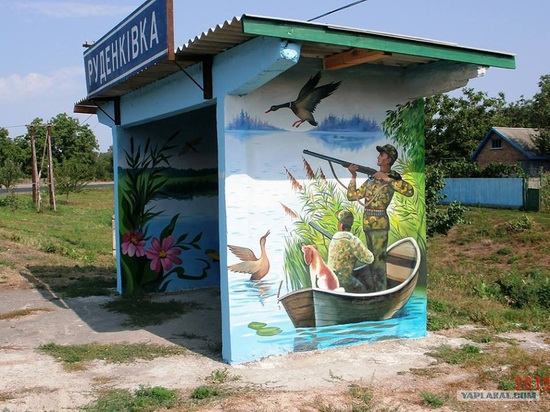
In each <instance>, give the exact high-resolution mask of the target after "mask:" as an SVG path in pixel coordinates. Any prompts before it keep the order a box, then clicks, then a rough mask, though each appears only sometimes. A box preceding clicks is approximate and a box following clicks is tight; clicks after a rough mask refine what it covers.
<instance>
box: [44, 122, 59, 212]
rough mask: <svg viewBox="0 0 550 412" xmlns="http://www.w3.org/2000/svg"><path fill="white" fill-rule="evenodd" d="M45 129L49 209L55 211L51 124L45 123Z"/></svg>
mask: <svg viewBox="0 0 550 412" xmlns="http://www.w3.org/2000/svg"><path fill="white" fill-rule="evenodd" d="M46 126H47V129H46V145H47V147H48V182H49V183H48V186H49V192H50V209H53V210H54V211H56V210H57V209H56V206H55V190H54V176H53V159H52V132H51V129H52V126H51V125H50V124H47V125H46Z"/></svg>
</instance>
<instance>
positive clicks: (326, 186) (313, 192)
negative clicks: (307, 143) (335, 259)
mask: <svg viewBox="0 0 550 412" xmlns="http://www.w3.org/2000/svg"><path fill="white" fill-rule="evenodd" d="M304 168H305V170H306V173H307V176H308V181H307V182H306V183H304V184H301V183H299V182H298V181H297V180H296V179H295V178H294V176H292V174H290V172H289V171H287V175H288V178H289V179H290V182H291V185H292V187H293V188H294V190H295V191H296V194H297V196H298V198H299V199H300V201H301V203H302V205H303V207H302V211H301V213H298V212H296V211H294V210H291V209H289V208H288V207H286V206H285V205H283V209H284V210H285V212H286V213H287V214H288V215H289V216H291V217H292V218H293V219H294V223H293V226H294V230H292V232H291V233H290V234H289V236H288V237H287V238H286V240H285V255H284V270H285V274H286V280H287V283H288V285H289V286H290V289H291V290H296V289H301V288H305V287H311V280H310V276H309V271H308V268H307V266H306V265H305V263H304V259H303V253H302V249H301V248H302V246H303V245H316V247H317V250H318V251H319V253H320V254H321V256H322V257H323V259H325V261H326V259H327V255H328V244H329V239H327V238H326V237H324V236H323V235H322V234H321V233H320V232H319V231H318V230H316V229H314V228H313V227H312V226H311V225H310V224H309V222H313V223H314V224H316V225H318V226H319V227H321V228H322V229H324V230H325V231H327V232H328V233H335V232H336V231H337V229H338V220H337V217H336V216H337V214H338V212H339V211H340V210H342V209H346V210H349V211H350V212H352V213H353V215H354V222H355V223H354V225H353V227H352V232H354V234H355V235H356V236H358V237H359V238H361V239H362V241H363V243H364V242H365V235H364V233H363V230H362V225H361V222H362V211H361V208H360V207H359V205H358V204H357V202H351V201H349V200H347V199H346V198H345V195H344V193H345V190H346V189H345V188H338V186H337V184H336V183H335V182H331V181H327V180H326V178H325V175H324V173H323V171H322V170H321V169H319V170H318V171H317V172H314V171H313V170H312V169H311V166H310V165H309V163H308V162H307V161H306V160H305V159H304Z"/></svg>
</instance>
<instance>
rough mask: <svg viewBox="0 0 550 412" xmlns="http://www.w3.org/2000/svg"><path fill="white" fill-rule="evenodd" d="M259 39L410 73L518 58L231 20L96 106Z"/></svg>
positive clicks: (336, 30)
mask: <svg viewBox="0 0 550 412" xmlns="http://www.w3.org/2000/svg"><path fill="white" fill-rule="evenodd" d="M259 36H273V37H279V38H282V39H286V40H289V41H296V42H299V43H300V44H301V56H303V57H313V58H326V57H328V56H333V55H337V54H339V53H343V52H349V51H353V50H354V49H360V50H370V51H380V52H383V55H380V56H378V57H377V59H376V60H375V61H371V62H369V63H370V64H382V65H387V66H397V67H407V66H410V65H421V64H426V63H430V62H433V61H439V60H447V61H461V62H467V63H472V64H479V65H486V66H498V67H509V68H513V67H514V65H515V61H514V57H513V55H512V54H508V53H502V52H496V51H490V50H482V49H473V48H467V47H461V46H458V45H457V44H455V43H448V42H441V41H436V40H431V39H423V38H419V37H411V36H402V35H397V34H390V33H383V32H376V31H369V30H361V29H356V28H350V27H342V26H335V25H330V24H320V23H312V22H305V21H299V20H288V19H280V18H271V17H262V16H253V15H246V14H245V15H243V16H241V17H234V18H233V19H231V20H226V21H225V22H223V23H221V24H218V25H216V26H215V27H213V28H211V29H209V30H208V31H205V32H203V33H201V34H200V35H198V36H196V37H195V38H194V39H190V40H189V41H188V42H187V43H185V44H184V45H182V46H181V47H179V48H178V49H177V50H176V52H175V59H176V60H175V62H174V61H169V60H166V61H163V62H161V63H158V64H156V65H154V66H152V67H149V68H147V69H145V70H143V71H142V72H140V73H138V74H136V75H135V76H133V77H131V78H129V79H128V80H126V81H125V82H123V83H121V84H119V85H116V86H114V87H112V88H110V89H108V90H105V91H104V92H103V93H102V94H101V95H99V96H97V97H95V98H94V99H93V100H94V101H101V100H110V99H112V98H113V97H117V96H122V95H124V94H127V93H129V92H131V91H134V90H136V89H138V88H140V87H143V86H145V85H147V84H150V83H153V82H155V81H157V80H160V79H162V78H164V77H167V76H170V75H172V74H174V73H176V72H178V71H180V70H181V69H185V68H186V67H189V66H191V65H193V64H196V63H197V62H199V61H202V60H203V59H205V58H209V57H213V56H216V55H218V54H220V53H223V52H224V51H226V50H228V49H231V48H233V47H235V46H238V45H240V44H242V43H245V42H247V41H249V40H251V39H253V38H255V37H259ZM94 105H95V103H94V102H92V101H89V100H87V99H84V100H82V101H81V102H79V103H77V104H76V105H75V111H77V108H80V109H81V110H86V108H89V110H90V111H91V110H93V109H92V108H91V107H93V106H94ZM90 111H87V112H88V113H89V112H90Z"/></svg>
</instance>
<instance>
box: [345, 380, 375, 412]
mask: <svg viewBox="0 0 550 412" xmlns="http://www.w3.org/2000/svg"><path fill="white" fill-rule="evenodd" d="M348 394H349V395H350V396H351V398H352V402H351V410H352V412H367V411H371V410H372V407H373V403H374V392H373V390H372V388H370V387H365V386H358V385H351V386H350V388H349V390H348Z"/></svg>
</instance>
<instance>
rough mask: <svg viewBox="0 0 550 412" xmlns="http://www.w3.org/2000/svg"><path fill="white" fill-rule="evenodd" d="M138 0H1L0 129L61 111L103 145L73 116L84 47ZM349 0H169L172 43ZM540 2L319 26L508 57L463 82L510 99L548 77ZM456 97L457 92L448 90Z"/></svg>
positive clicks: (452, 6)
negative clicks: (244, 21)
mask: <svg viewBox="0 0 550 412" xmlns="http://www.w3.org/2000/svg"><path fill="white" fill-rule="evenodd" d="M143 2H144V1H142V0H116V1H112V0H111V1H108V0H95V1H93V2H92V1H89V0H86V1H61V0H17V1H14V0H0V52H1V55H0V56H1V57H0V127H4V128H7V129H8V131H9V133H10V137H12V138H14V137H16V136H20V135H22V134H25V133H26V127H25V125H27V124H29V123H30V122H31V121H32V120H33V119H35V118H41V119H43V120H44V121H48V120H49V119H51V118H52V117H55V116H56V115H57V114H59V113H67V114H68V115H70V116H72V117H75V118H77V119H79V121H80V122H81V123H82V124H89V125H90V128H91V129H92V131H93V132H94V133H95V135H96V138H97V139H98V142H99V145H100V151H102V152H105V151H106V150H107V149H108V148H109V146H111V144H112V137H111V130H110V128H108V127H106V126H104V125H102V124H100V123H99V122H98V119H97V116H95V115H82V114H76V113H73V108H74V104H75V103H76V102H78V101H80V100H82V99H83V98H85V97H86V84H85V77H84V59H83V52H84V50H85V49H84V48H83V47H82V44H83V43H85V42H92V41H94V40H98V39H99V38H100V37H102V36H103V35H104V34H106V33H107V32H108V31H109V30H111V29H112V28H113V27H115V26H116V25H117V24H118V23H119V22H120V21H122V20H123V19H124V18H125V17H126V16H127V15H128V14H130V13H131V12H132V11H133V10H134V9H136V8H138V7H139V6H140V5H141V4H142V3H143ZM354 2H355V1H354V0H331V1H328V0H315V1H313V0H309V1H304V2H302V3H299V2H296V1H295V0H292V1H291V0H278V1H274V0H271V1H267V0H204V1H189V0H173V3H174V37H175V41H174V44H175V47H176V48H177V47H178V46H182V45H184V44H185V43H187V41H188V40H190V39H193V38H195V37H196V36H198V35H200V34H201V33H202V32H204V31H208V29H210V28H212V27H215V26H216V25H217V24H220V23H223V22H224V21H225V20H231V19H232V18H233V17H235V16H241V15H243V14H254V15H260V16H268V17H275V18H277V17H279V18H286V19H294V20H309V19H312V18H314V17H316V16H319V15H321V14H324V13H326V12H329V11H331V10H334V9H337V8H339V7H342V6H345V5H347V4H350V3H354ZM548 16H550V1H548V0H526V1H519V0H367V1H365V2H363V3H360V4H357V5H355V6H353V7H350V8H347V9H344V10H342V11H339V12H336V13H334V14H331V15H328V16H326V17H323V18H321V19H319V20H316V22H318V23H324V24H335V25H340V26H346V27H352V28H358V29H363V30H373V31H380V32H387V33H394V34H400V35H408V36H415V37H422V38H427V39H433V40H442V41H448V42H452V43H456V44H458V45H461V46H468V47H473V48H479V49H486V50H494V51H500V52H506V53H512V54H515V55H516V66H517V68H516V69H515V70H510V69H498V68H491V69H489V70H488V71H487V73H486V74H485V76H484V77H482V78H478V79H473V80H471V81H470V82H469V83H468V86H467V87H471V88H473V89H474V90H476V91H482V92H486V93H488V95H489V96H491V97H493V96H497V95H498V93H499V92H503V93H504V94H505V96H506V100H507V101H508V102H514V101H517V100H519V99H520V98H521V97H524V98H526V99H530V98H532V97H533V95H534V94H535V93H537V92H538V91H539V88H538V82H539V80H540V77H541V76H542V75H545V74H550V53H549V52H548V51H549V45H550V29H549V28H548ZM451 95H453V96H455V97H456V96H460V95H461V92H460V91H455V92H452V93H451Z"/></svg>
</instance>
